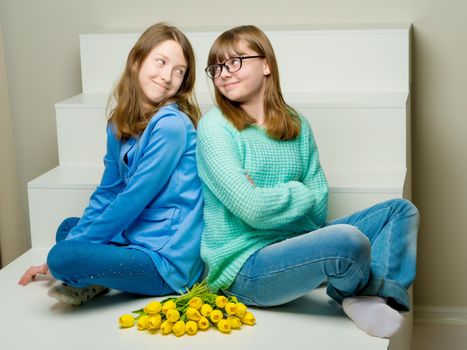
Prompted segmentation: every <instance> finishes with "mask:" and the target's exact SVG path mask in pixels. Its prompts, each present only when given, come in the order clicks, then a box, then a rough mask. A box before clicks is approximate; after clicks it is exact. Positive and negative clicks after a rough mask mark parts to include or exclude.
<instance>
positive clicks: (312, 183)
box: [284, 119, 329, 233]
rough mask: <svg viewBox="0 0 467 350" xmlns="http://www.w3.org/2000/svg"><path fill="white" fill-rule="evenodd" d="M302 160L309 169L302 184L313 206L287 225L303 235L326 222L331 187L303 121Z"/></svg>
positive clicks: (305, 122)
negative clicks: (308, 192) (310, 195)
mask: <svg viewBox="0 0 467 350" xmlns="http://www.w3.org/2000/svg"><path fill="white" fill-rule="evenodd" d="M301 132H302V134H303V135H302V137H303V142H302V154H303V155H302V158H303V160H304V163H305V164H306V166H305V168H306V169H307V170H306V172H305V174H304V176H303V177H302V179H301V182H302V183H303V184H304V185H305V186H306V187H307V188H308V190H309V191H310V192H311V193H312V198H313V202H314V204H313V206H312V208H311V209H310V210H308V211H307V212H306V213H305V215H303V216H302V217H299V218H297V220H295V221H293V222H291V223H290V224H287V225H285V227H284V228H286V229H288V230H291V231H292V232H296V233H301V232H309V231H313V230H316V229H318V228H320V227H322V226H323V224H324V223H325V222H326V218H327V214H328V196H329V187H328V184H327V181H326V177H325V175H324V172H323V168H322V167H321V164H320V161H319V154H318V148H317V146H316V142H315V140H314V137H313V132H312V130H311V128H310V126H309V125H308V122H307V121H306V120H304V119H302V131H301Z"/></svg>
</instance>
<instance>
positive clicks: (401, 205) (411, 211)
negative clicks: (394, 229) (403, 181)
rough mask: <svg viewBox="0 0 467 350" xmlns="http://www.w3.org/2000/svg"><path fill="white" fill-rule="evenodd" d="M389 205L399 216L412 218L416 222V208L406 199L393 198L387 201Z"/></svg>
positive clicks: (417, 215) (417, 214) (417, 213)
mask: <svg viewBox="0 0 467 350" xmlns="http://www.w3.org/2000/svg"><path fill="white" fill-rule="evenodd" d="M388 203H389V205H390V206H392V207H393V208H395V210H396V211H397V213H398V214H399V215H402V216H404V217H413V218H414V220H415V219H416V221H418V217H419V212H418V209H417V207H416V206H415V205H414V204H413V203H412V202H411V201H409V200H408V199H404V198H395V199H391V200H389V201H388Z"/></svg>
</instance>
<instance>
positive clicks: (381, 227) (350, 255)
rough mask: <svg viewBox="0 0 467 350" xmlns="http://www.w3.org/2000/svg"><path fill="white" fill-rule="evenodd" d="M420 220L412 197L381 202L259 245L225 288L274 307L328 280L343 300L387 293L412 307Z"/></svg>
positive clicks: (247, 300)
mask: <svg viewBox="0 0 467 350" xmlns="http://www.w3.org/2000/svg"><path fill="white" fill-rule="evenodd" d="M418 225H419V214H418V210H417V208H416V207H415V206H414V205H413V204H412V203H411V202H409V201H407V200H404V199H394V200H389V201H386V202H383V203H379V204H377V205H375V206H373V207H371V208H368V209H365V210H362V211H359V212H357V213H355V214H352V215H349V216H346V217H343V218H340V219H337V220H334V221H331V222H329V223H327V224H326V225H325V226H324V227H323V228H320V229H318V230H315V231H312V232H309V233H305V234H303V235H300V236H297V237H294V238H290V239H286V240H284V241H281V242H278V243H274V244H271V245H269V246H266V247H265V248H262V249H260V250H258V251H257V252H256V253H255V254H253V255H252V256H251V257H250V258H249V259H248V260H247V261H246V263H245V264H244V265H243V267H242V269H241V270H240V272H239V274H238V275H237V277H236V279H235V280H234V282H233V284H232V285H231V286H230V287H229V288H228V290H225V291H224V292H225V293H226V294H228V295H235V296H236V297H237V298H238V299H239V301H241V302H243V303H245V304H247V305H254V306H263V307H268V306H275V305H281V304H284V303H287V302H289V301H292V300H294V299H297V298H299V297H301V296H303V295H305V294H307V293H308V292H310V291H311V290H313V289H315V288H317V287H318V286H319V285H321V284H322V283H323V282H328V286H327V293H328V295H329V296H330V297H331V298H333V299H334V300H336V301H337V302H339V303H341V302H342V300H343V299H344V298H346V297H349V296H355V295H370V296H381V297H385V298H388V304H389V305H391V306H392V307H394V308H396V309H399V310H409V308H410V302H409V296H408V293H407V289H408V288H409V286H410V285H411V284H412V282H413V281H414V279H415V264H416V244H417V231H418Z"/></svg>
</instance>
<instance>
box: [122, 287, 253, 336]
mask: <svg viewBox="0 0 467 350" xmlns="http://www.w3.org/2000/svg"><path fill="white" fill-rule="evenodd" d="M133 314H136V316H134V315H132V314H125V315H122V316H120V318H119V324H120V327H121V328H129V327H133V326H135V325H136V327H137V328H138V330H148V331H151V332H154V331H157V330H158V329H160V330H161V333H162V334H163V335H167V334H169V333H174V334H175V335H176V336H177V337H180V336H182V335H184V334H188V335H195V334H196V333H197V332H198V330H207V329H208V328H210V327H211V326H213V327H215V328H217V329H218V330H220V331H221V332H222V333H230V331H231V330H232V329H239V328H240V327H241V326H242V325H243V324H246V325H249V326H253V325H254V324H255V323H256V319H255V317H254V316H253V314H252V313H251V312H250V311H248V310H247V307H246V306H245V305H244V304H242V303H239V302H238V301H237V298H235V297H228V298H227V297H225V296H223V295H217V294H213V293H211V292H210V291H209V289H208V285H207V282H206V281H203V282H201V283H198V284H195V285H194V286H193V288H192V289H191V290H189V289H188V288H187V292H186V293H185V294H182V295H180V296H179V297H169V298H166V299H164V300H162V301H160V302H159V301H153V302H150V303H149V304H147V305H146V306H145V307H144V308H142V309H139V310H135V311H133Z"/></svg>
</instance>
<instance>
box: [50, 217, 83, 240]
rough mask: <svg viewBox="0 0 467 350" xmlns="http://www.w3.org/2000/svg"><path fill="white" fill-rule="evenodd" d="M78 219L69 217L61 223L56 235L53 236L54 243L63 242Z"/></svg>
mask: <svg viewBox="0 0 467 350" xmlns="http://www.w3.org/2000/svg"><path fill="white" fill-rule="evenodd" d="M78 221H79V218H76V217H70V218H66V219H65V220H63V221H62V223H61V224H60V225H59V226H58V228H57V233H56V235H55V241H56V242H60V241H63V240H64V239H65V238H66V236H68V233H69V232H70V230H71V229H72V228H73V227H75V226H76V225H77V224H78Z"/></svg>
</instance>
